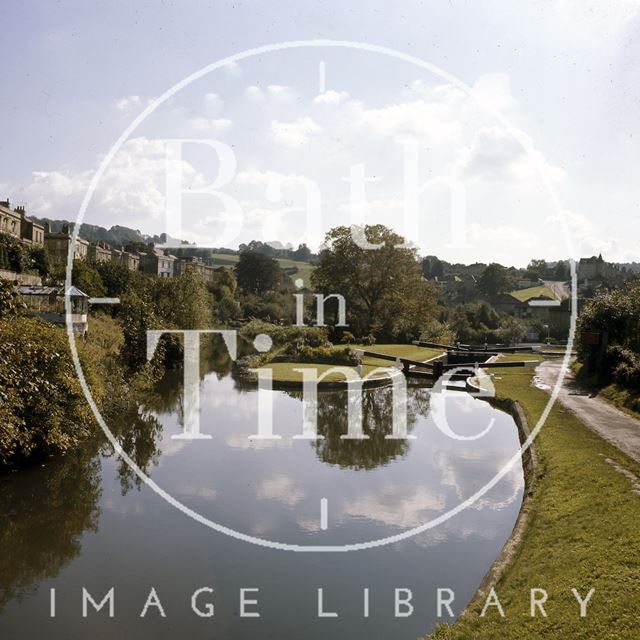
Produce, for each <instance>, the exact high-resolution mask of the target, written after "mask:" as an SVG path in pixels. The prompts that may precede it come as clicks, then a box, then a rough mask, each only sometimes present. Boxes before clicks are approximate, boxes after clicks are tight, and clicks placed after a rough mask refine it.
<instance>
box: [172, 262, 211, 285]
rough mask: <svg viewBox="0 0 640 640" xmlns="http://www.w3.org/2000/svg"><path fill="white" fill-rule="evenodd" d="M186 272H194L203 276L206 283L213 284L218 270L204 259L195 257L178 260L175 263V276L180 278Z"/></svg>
mask: <svg viewBox="0 0 640 640" xmlns="http://www.w3.org/2000/svg"><path fill="white" fill-rule="evenodd" d="M186 271H194V272H195V273H198V274H199V275H201V276H202V277H203V278H204V280H205V281H206V282H213V280H214V278H215V273H216V269H215V267H213V266H212V265H210V264H207V263H206V262H205V261H204V260H203V259H202V258H198V257H195V256H192V257H188V258H178V260H177V261H176V263H175V275H176V276H180V275H182V274H183V273H185V272H186Z"/></svg>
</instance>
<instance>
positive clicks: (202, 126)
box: [189, 118, 232, 132]
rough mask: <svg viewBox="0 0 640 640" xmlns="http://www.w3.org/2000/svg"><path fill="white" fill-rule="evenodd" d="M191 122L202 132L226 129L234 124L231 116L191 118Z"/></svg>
mask: <svg viewBox="0 0 640 640" xmlns="http://www.w3.org/2000/svg"><path fill="white" fill-rule="evenodd" d="M189 122H190V124H191V125H192V126H193V128H194V129H195V130H196V131H200V132H203V131H209V132H213V131H215V132H220V131H225V130H227V129H228V128H229V127H230V126H231V125H232V122H231V120H229V118H191V119H190V120H189Z"/></svg>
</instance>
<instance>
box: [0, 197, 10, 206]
mask: <svg viewBox="0 0 640 640" xmlns="http://www.w3.org/2000/svg"><path fill="white" fill-rule="evenodd" d="M0 206H2V207H6V208H7V209H9V208H10V207H11V203H10V202H9V198H7V199H6V200H0Z"/></svg>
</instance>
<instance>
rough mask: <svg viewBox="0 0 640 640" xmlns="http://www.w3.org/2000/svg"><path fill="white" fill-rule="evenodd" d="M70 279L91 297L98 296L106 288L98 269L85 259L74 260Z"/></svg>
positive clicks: (102, 294) (103, 292)
mask: <svg viewBox="0 0 640 640" xmlns="http://www.w3.org/2000/svg"><path fill="white" fill-rule="evenodd" d="M71 281H72V283H73V285H74V286H76V287H78V289H80V291H82V292H83V293H86V294H87V295H88V296H91V297H92V298H100V297H102V296H104V295H105V294H106V289H105V286H104V283H103V282H102V278H101V277H100V274H99V273H98V270H97V269H96V268H95V266H94V265H92V264H91V263H90V262H88V261H87V260H74V261H73V272H72V275H71Z"/></svg>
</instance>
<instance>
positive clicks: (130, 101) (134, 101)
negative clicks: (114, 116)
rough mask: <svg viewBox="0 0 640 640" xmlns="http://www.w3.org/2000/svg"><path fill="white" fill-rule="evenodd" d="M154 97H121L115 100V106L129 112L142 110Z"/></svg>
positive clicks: (121, 110)
mask: <svg viewBox="0 0 640 640" xmlns="http://www.w3.org/2000/svg"><path fill="white" fill-rule="evenodd" d="M152 101H153V99H152V98H142V97H141V96H129V97H127V98H119V99H118V100H114V101H113V106H114V108H115V109H116V110H117V111H120V112H122V113H128V112H130V111H133V110H142V109H143V108H144V107H146V106H147V105H149V104H151V102H152Z"/></svg>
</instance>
